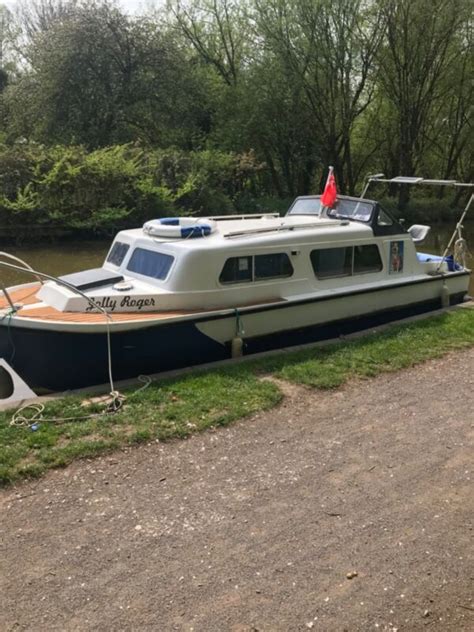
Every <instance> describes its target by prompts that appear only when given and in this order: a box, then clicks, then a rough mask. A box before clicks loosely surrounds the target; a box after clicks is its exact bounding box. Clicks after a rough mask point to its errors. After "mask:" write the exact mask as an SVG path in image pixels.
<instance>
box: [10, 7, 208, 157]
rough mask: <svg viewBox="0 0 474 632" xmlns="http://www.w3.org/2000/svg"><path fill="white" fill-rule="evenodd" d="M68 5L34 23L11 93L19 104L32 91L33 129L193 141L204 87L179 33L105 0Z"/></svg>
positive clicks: (40, 133)
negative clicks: (172, 34)
mask: <svg viewBox="0 0 474 632" xmlns="http://www.w3.org/2000/svg"><path fill="white" fill-rule="evenodd" d="M61 6H62V5H61ZM66 8H67V7H66ZM69 9H70V10H67V11H65V12H62V13H61V14H55V16H54V18H53V19H52V20H51V21H50V22H47V21H46V22H41V25H42V26H41V28H39V27H38V28H37V29H36V30H35V29H34V28H33V27H31V29H30V32H31V37H32V39H31V41H30V44H29V48H28V57H29V67H27V69H26V72H25V73H24V75H23V77H22V78H21V80H20V81H19V82H18V83H17V84H16V85H15V86H13V87H12V89H11V91H10V93H9V95H8V103H10V104H13V102H14V101H15V100H16V99H17V98H18V97H21V96H23V97H24V96H25V95H26V94H28V93H29V96H28V98H27V99H26V103H25V104H26V105H27V109H28V112H29V115H30V118H31V119H32V120H33V121H35V123H34V127H33V130H31V129H28V130H26V131H27V133H28V135H31V134H32V136H33V138H36V139H38V140H44V141H46V142H61V143H73V142H75V143H83V144H85V145H86V146H88V147H90V148H95V147H102V146H105V145H109V144H113V143H117V142H127V141H130V140H135V139H137V138H140V139H142V140H145V141H147V142H152V143H158V144H161V145H167V144H170V143H175V142H178V143H183V142H189V139H190V138H191V137H192V136H193V134H194V133H195V129H196V127H197V123H196V119H198V118H199V115H200V111H199V110H200V103H201V101H202V99H201V92H200V86H199V84H198V81H197V80H196V78H195V77H193V74H192V72H191V70H190V69H189V68H188V67H187V64H186V61H185V60H184V59H183V57H182V54H181V53H180V51H179V50H178V48H177V47H176V46H175V45H174V43H173V41H172V40H171V39H170V38H169V37H166V36H165V35H163V34H162V33H161V32H160V31H159V29H158V27H157V25H156V24H154V23H153V22H152V21H150V20H146V19H140V20H138V19H132V18H130V17H129V16H127V15H125V14H123V13H122V12H121V11H119V10H118V9H117V8H116V7H115V5H114V3H112V2H108V1H106V0H103V1H101V2H96V1H94V0H88V1H84V2H80V3H79V2H77V3H74V5H73V7H72V8H71V7H69ZM34 24H36V23H34ZM10 111H11V112H12V116H13V119H14V120H13V123H12V127H13V128H14V131H15V133H22V132H21V131H20V129H18V128H19V127H20V128H21V125H20V126H19V125H18V118H22V117H23V113H18V114H17V115H15V113H14V110H13V108H12V109H11V110H10Z"/></svg>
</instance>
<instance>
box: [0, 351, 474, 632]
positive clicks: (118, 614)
mask: <svg viewBox="0 0 474 632" xmlns="http://www.w3.org/2000/svg"><path fill="white" fill-rule="evenodd" d="M473 386H474V350H470V351H467V352H462V353H458V354H455V355H451V356H449V357H447V358H445V359H443V360H440V361H435V362H430V363H427V364H425V365H423V366H422V367H418V368H415V369H412V370H408V371H404V372H401V373H398V374H392V375H385V376H381V377H379V378H376V379H373V380H370V381H361V382H354V383H352V384H350V385H348V386H346V387H344V388H342V389H339V390H337V391H335V392H318V391H310V390H306V389H303V388H300V387H293V386H289V385H284V388H285V393H286V397H285V400H284V402H283V403H282V404H281V405H280V406H279V407H278V408H276V409H274V410H273V411H270V412H267V413H264V414H261V415H257V416H254V417H253V418H251V419H247V420H245V421H242V422H239V423H237V424H234V425H233V426H231V427H229V428H226V429H219V430H217V431H214V432H206V433H205V434H202V435H199V436H194V437H193V438H191V439H189V440H187V441H180V442H177V441H176V442H171V443H168V444H153V445H148V446H142V447H139V448H136V449H131V450H125V451H123V452H119V453H116V454H114V455H111V456H108V457H104V458H99V459H96V460H93V461H83V462H79V463H76V464H74V465H72V466H70V467H69V468H68V469H66V470H64V471H55V472H52V473H50V474H48V475H47V476H46V477H44V478H43V479H41V480H40V481H39V482H38V481H36V482H34V483H26V484H23V485H20V486H17V487H15V488H10V489H7V490H3V491H2V492H1V493H0V512H1V514H0V515H1V545H0V555H1V558H0V566H1V572H0V601H1V607H0V629H1V630H2V631H3V630H5V631H6V630H15V631H16V630H34V631H35V632H39V631H48V632H50V631H53V630H61V631H69V630H101V631H104V630H105V631H108V630H113V631H114V632H116V631H119V630H124V631H125V630H126V631H132V630H133V631H135V630H136V631H138V630H140V631H141V630H150V631H152V630H153V631H158V632H161V631H165V632H167V631H168V630H170V631H171V630H183V631H184V630H188V631H191V630H194V631H195V632H212V631H216V632H217V631H218V632H223V631H227V630H229V631H232V632H251V631H254V632H255V631H257V630H258V631H270V630H272V631H273V630H275V631H278V630H283V631H286V630H303V631H304V630H308V629H313V630H324V631H328V632H332V631H339V630H341V631H342V630H348V631H354V630H361V631H366V630H381V631H382V630H385V631H391V632H395V631H396V630H399V631H402V630H409V631H410V632H412V631H416V630H425V629H426V630H428V631H429V632H432V631H433V630H438V631H443V632H444V631H446V630H453V631H454V630H455V631H456V632H459V631H462V630H466V631H467V630H474V597H473V592H474V591H473V587H474V568H473V565H472V557H471V559H469V554H470V553H472V550H473V549H472V535H473V514H474V503H473V486H472V454H473V452H472V438H473V435H472V425H473V421H474V413H473V410H474V406H473ZM348 574H349V575H348ZM351 574H353V576H352V578H348V577H351Z"/></svg>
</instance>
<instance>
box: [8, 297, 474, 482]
mask: <svg viewBox="0 0 474 632" xmlns="http://www.w3.org/2000/svg"><path fill="white" fill-rule="evenodd" d="M473 345H474V310H469V309H464V310H456V311H455V312H449V313H446V314H443V315H441V316H437V317H433V318H429V319H426V320H423V321H419V322H416V323H412V324H410V325H398V326H394V327H391V328H390V329H388V330H386V331H385V332H383V333H378V334H373V335H367V336H364V337H363V338H358V339H356V340H353V341H350V342H349V341H346V342H338V343H335V344H331V345H328V346H326V347H318V348H314V349H310V350H305V351H301V352H295V353H290V354H288V353H287V354H279V355H277V356H274V357H271V358H266V359H262V360H255V361H250V362H248V363H245V364H240V365H236V366H234V367H230V368H227V369H225V370H215V371H210V372H207V373H195V374H191V375H187V376H184V377H181V378H178V379H174V380H169V381H165V382H160V383H154V384H152V385H151V386H149V387H148V388H147V389H146V390H143V391H141V392H139V393H136V394H134V393H133V391H132V392H130V393H126V394H127V396H128V399H127V402H126V405H125V406H124V408H123V410H122V411H121V412H119V413H117V414H115V415H108V416H100V417H96V418H93V419H88V420H81V419H80V417H81V416H83V415H84V414H85V413H92V412H99V411H100V410H101V408H100V406H99V405H98V404H96V405H92V406H90V407H88V408H87V409H85V408H84V407H83V406H81V401H80V399H78V398H73V397H68V398H64V399H61V400H55V401H52V402H50V403H48V404H47V405H46V409H45V411H44V413H43V415H44V417H45V419H46V421H44V422H40V423H39V427H38V429H37V430H36V431H35V432H33V431H32V430H31V428H28V427H13V426H10V419H11V411H10V412H4V413H1V414H0V484H7V483H11V482H13V481H15V480H18V479H21V478H25V477H34V476H39V475H41V474H42V473H43V472H45V471H46V470H48V469H50V468H56V467H64V466H66V465H67V464H69V463H71V462H72V461H73V460H74V459H77V458H87V457H94V456H96V455H99V454H103V453H105V452H107V451H111V450H114V449H116V448H119V447H123V446H127V445H133V444H137V443H142V442H147V441H152V440H155V439H159V440H167V439H171V438H183V437H186V436H188V435H190V434H191V433H194V432H199V431H201V430H204V429H206V428H210V427H213V426H219V425H226V424H228V423H230V422H232V421H235V420H236V419H241V418H243V417H246V416H248V415H250V414H252V413H254V412H257V411H261V410H265V409H268V408H271V407H273V406H275V405H276V404H277V403H278V402H279V401H280V400H281V398H282V394H281V392H280V390H279V389H278V387H277V386H276V385H275V384H274V383H272V382H269V381H266V380H262V379H260V378H261V376H262V375H263V374H269V373H271V374H273V375H275V376H276V377H279V378H281V379H284V380H288V381H291V382H295V383H298V384H305V385H308V386H312V387H317V388H323V389H328V388H336V387H338V386H340V385H342V384H343V383H345V382H346V381H348V380H349V379H352V378H370V377H373V376H375V375H378V374H380V373H384V372H388V371H397V370H399V369H403V368H406V367H409V366H413V365H415V364H418V363H420V362H424V361H426V360H429V359H432V358H437V357H440V356H442V355H444V354H446V353H448V352H450V351H454V350H457V349H462V348H466V347H469V346H473ZM54 417H61V418H63V417H72V418H74V419H75V421H68V422H63V423H54V422H48V421H47V419H52V418H54Z"/></svg>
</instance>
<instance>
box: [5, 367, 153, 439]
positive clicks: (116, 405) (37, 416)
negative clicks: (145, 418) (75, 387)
mask: <svg viewBox="0 0 474 632" xmlns="http://www.w3.org/2000/svg"><path fill="white" fill-rule="evenodd" d="M138 381H139V382H141V383H142V386H140V388H137V389H136V390H135V391H133V393H131V394H130V395H129V396H128V398H127V397H125V395H122V393H119V392H118V391H112V392H111V393H110V395H111V398H112V399H111V400H110V401H108V402H106V403H105V406H104V409H103V410H102V411H100V412H98V413H89V414H88V415H75V416H72V417H44V416H43V413H44V409H45V406H44V404H25V405H24V406H21V407H20V408H18V410H16V411H15V412H14V413H13V415H12V417H11V419H10V426H16V427H24V428H25V427H26V428H31V429H32V430H37V429H38V427H39V424H40V423H68V422H72V421H87V420H88V419H98V418H99V417H104V416H105V415H113V414H115V413H118V412H119V411H120V410H122V408H123V407H124V405H125V402H126V401H127V400H129V399H132V398H133V397H135V396H136V395H137V394H138V393H140V392H141V391H144V390H145V389H146V388H148V387H149V386H150V384H151V383H152V382H153V380H152V379H151V377H150V376H149V375H139V376H138Z"/></svg>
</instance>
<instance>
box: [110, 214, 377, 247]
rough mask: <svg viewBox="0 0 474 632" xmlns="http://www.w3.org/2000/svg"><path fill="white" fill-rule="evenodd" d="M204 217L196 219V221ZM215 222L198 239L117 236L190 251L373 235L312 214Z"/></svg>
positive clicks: (363, 227)
mask: <svg viewBox="0 0 474 632" xmlns="http://www.w3.org/2000/svg"><path fill="white" fill-rule="evenodd" d="M204 219H205V218H196V222H199V220H204ZM216 225H217V228H216V230H215V231H214V232H213V233H211V234H210V235H208V236H206V237H200V238H195V239H186V238H176V239H170V238H164V237H155V236H151V235H148V234H146V233H145V232H144V231H143V229H141V228H136V229H132V230H124V231H121V232H120V233H119V234H118V235H117V239H118V240H119V241H120V239H123V238H125V239H126V240H127V241H133V242H135V241H137V240H140V242H141V243H142V244H144V243H146V242H149V243H150V245H152V244H153V245H154V247H155V248H156V246H157V245H158V244H163V245H168V244H169V245H172V247H173V250H174V249H176V250H182V251H189V250H196V249H199V250H213V249H219V250H220V249H221V248H225V249H228V250H231V249H233V248H232V247H233V246H234V247H238V248H239V249H240V248H242V246H245V247H250V246H272V245H285V244H286V245H292V244H297V243H305V242H309V241H311V242H314V241H319V240H321V241H331V240H332V238H334V239H335V240H337V241H339V240H345V239H347V240H351V239H354V240H359V239H369V238H373V236H374V235H373V231H372V228H371V227H370V225H368V224H364V223H361V222H355V221H348V220H336V219H330V218H327V217H318V216H309V215H287V216H285V217H278V216H276V215H267V216H265V215H264V216H257V217H256V218H255V219H253V218H248V216H246V219H241V218H235V219H219V220H217V221H216Z"/></svg>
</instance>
